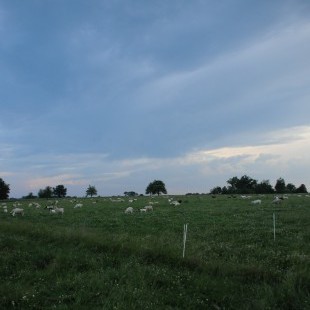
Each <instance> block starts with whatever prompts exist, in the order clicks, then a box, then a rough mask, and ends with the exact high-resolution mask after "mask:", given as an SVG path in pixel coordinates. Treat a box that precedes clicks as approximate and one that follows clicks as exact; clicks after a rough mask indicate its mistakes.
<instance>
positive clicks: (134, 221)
mask: <svg viewBox="0 0 310 310" xmlns="http://www.w3.org/2000/svg"><path fill="white" fill-rule="evenodd" d="M272 198H273V197H272V196H268V195H265V196H258V195H257V196H253V197H252V198H251V199H241V197H240V196H236V197H229V196H224V195H223V196H221V195H219V196H217V197H216V198H212V196H210V195H193V196H177V197H174V199H176V200H182V203H181V205H179V206H176V207H174V206H171V205H170V204H169V201H168V197H162V196H160V197H154V198H153V199H151V198H150V197H137V200H136V201H134V202H132V203H130V202H129V201H128V198H124V197H122V199H123V200H124V201H120V202H114V201H112V200H111V199H110V198H108V197H105V198H102V197H101V198H92V199H91V198H87V199H86V198H85V199H78V201H74V202H70V199H61V200H59V203H58V206H59V207H63V208H64V209H65V211H64V214H63V215H62V214H50V213H49V211H48V210H47V209H45V208H44V207H45V206H47V205H50V204H52V203H53V201H54V200H43V199H38V200H35V201H36V202H39V203H40V205H41V207H40V208H35V207H34V206H29V205H28V204H29V203H30V202H34V200H32V201H28V200H20V201H18V202H19V203H21V206H20V207H21V208H23V209H24V216H17V215H16V216H15V217H13V216H12V215H11V214H10V211H11V210H12V209H13V203H14V202H13V201H7V202H6V204H7V209H8V212H7V213H5V212H3V207H2V205H1V207H0V280H1V282H0V309H251V310H254V309H310V260H309V254H310V197H307V196H306V195H303V196H297V195H291V196H289V198H288V199H285V200H283V201H282V203H281V204H279V205H273V204H272V203H271V201H272ZM254 199H261V200H262V204H261V205H255V206H254V205H251V203H250V202H251V200H254ZM114 200H115V199H114ZM77 202H80V203H82V204H83V207H82V208H74V205H75V204H76V203H77ZM150 202H152V203H153V208H154V210H153V211H152V212H147V213H142V212H140V211H139V209H140V208H142V207H144V206H145V205H148V204H149V203H150ZM1 203H3V202H1ZM129 206H131V207H133V208H134V210H135V211H134V213H133V214H125V213H124V210H125V209H126V208H127V207H129ZM274 215H275V231H274V221H273V216H274ZM184 224H188V231H187V238H186V248H185V257H184V258H183V257H182V252H183V227H184ZM274 232H275V239H274Z"/></svg>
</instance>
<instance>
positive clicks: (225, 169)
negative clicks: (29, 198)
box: [0, 0, 310, 198]
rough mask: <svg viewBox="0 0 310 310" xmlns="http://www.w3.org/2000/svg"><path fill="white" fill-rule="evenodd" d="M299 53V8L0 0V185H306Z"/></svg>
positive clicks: (307, 14) (306, 122)
mask: <svg viewBox="0 0 310 310" xmlns="http://www.w3.org/2000/svg"><path fill="white" fill-rule="evenodd" d="M309 55H310V1H308V0H260V1H248V0H221V1H213V0H212V1H211V0H191V1H187V0H169V1H167V0H156V1H153V0H44V1H42V0H27V1H20V0H0V178H2V179H3V180H4V181H5V182H6V183H7V184H10V197H15V198H19V197H22V196H25V195H27V194H29V193H30V192H32V193H34V194H35V195H36V194H37V193H38V191H39V190H40V189H43V188H45V187H46V186H51V187H55V186H57V185H60V184H62V185H64V186H65V187H66V188H67V195H69V196H84V195H85V192H86V189H87V187H88V186H89V185H92V186H95V187H96V189H97V191H98V195H101V196H109V195H122V194H123V193H124V192H125V191H135V192H137V193H139V194H144V193H145V189H146V187H147V185H148V184H149V183H150V182H152V181H153V180H162V181H163V182H164V183H165V185H166V189H167V191H168V194H185V193H208V192H209V191H210V189H212V188H213V187H215V186H221V187H222V186H225V185H227V180H228V179H230V178H231V177H233V176H237V177H241V176H243V175H248V176H250V177H251V178H253V179H256V180H257V181H259V182H260V181H263V180H269V181H270V184H271V185H273V186H274V185H275V183H276V180H277V179H278V178H280V177H281V178H283V179H284V180H285V182H286V183H293V184H294V185H295V186H297V187H298V186H300V185H301V184H305V185H306V187H307V189H308V190H310V156H309V154H310V56H309Z"/></svg>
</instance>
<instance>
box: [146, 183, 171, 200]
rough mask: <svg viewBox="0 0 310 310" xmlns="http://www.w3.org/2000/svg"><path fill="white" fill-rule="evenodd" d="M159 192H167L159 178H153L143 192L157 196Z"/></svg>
mask: <svg viewBox="0 0 310 310" xmlns="http://www.w3.org/2000/svg"><path fill="white" fill-rule="evenodd" d="M160 193H163V194H167V190H166V185H165V183H164V182H163V181H160V180H154V181H153V182H151V183H150V184H149V185H148V186H147V188H146V190H145V194H151V195H155V194H157V195H158V196H159V195H160Z"/></svg>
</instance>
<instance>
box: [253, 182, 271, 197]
mask: <svg viewBox="0 0 310 310" xmlns="http://www.w3.org/2000/svg"><path fill="white" fill-rule="evenodd" d="M255 192H256V194H272V193H274V189H273V188H272V185H270V183H269V180H263V181H261V182H260V183H258V184H257V185H256V187H255Z"/></svg>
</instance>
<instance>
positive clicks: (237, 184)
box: [210, 175, 308, 195]
mask: <svg viewBox="0 0 310 310" xmlns="http://www.w3.org/2000/svg"><path fill="white" fill-rule="evenodd" d="M226 182H227V184H228V185H227V186H223V187H220V186H216V187H214V188H212V189H211V190H210V194H213V195H217V194H274V193H277V194H292V193H307V192H308V191H307V188H306V186H305V184H301V185H300V186H299V187H296V186H295V185H294V184H292V183H287V184H286V182H285V180H284V179H283V178H278V179H277V181H276V184H275V186H274V187H273V186H272V185H271V184H270V182H269V180H263V181H261V182H258V181H257V180H255V179H253V178H251V177H249V176H247V175H243V176H242V177H241V178H238V177H236V176H234V177H232V178H230V179H228V180H227V181H226Z"/></svg>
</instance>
